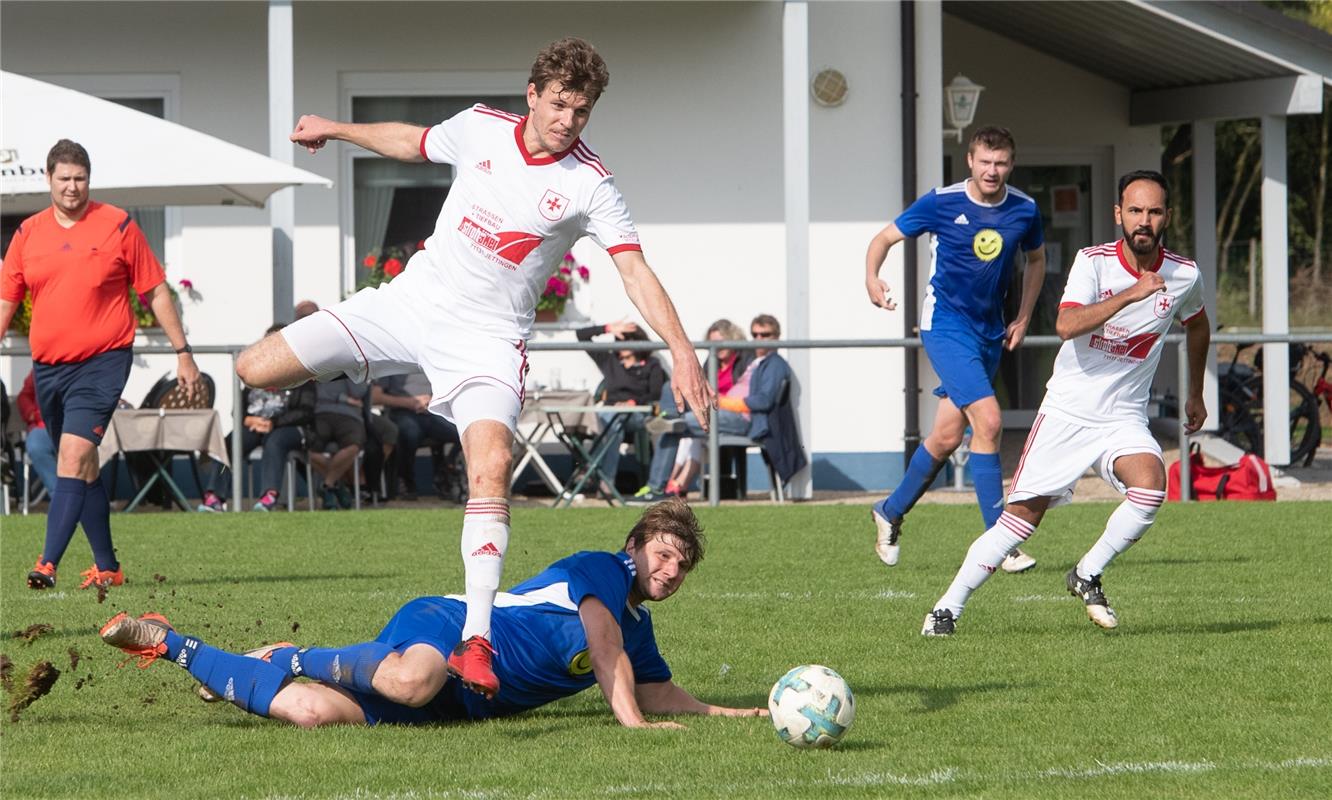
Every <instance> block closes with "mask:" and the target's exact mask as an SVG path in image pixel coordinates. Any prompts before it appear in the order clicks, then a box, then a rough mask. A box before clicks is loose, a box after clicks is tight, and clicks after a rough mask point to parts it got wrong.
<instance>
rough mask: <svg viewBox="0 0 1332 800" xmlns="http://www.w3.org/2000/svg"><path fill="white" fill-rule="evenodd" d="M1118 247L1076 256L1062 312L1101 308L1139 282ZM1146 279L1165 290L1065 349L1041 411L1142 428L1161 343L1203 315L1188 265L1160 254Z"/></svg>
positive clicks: (1196, 278) (1195, 276)
mask: <svg viewBox="0 0 1332 800" xmlns="http://www.w3.org/2000/svg"><path fill="white" fill-rule="evenodd" d="M1123 247H1124V243H1123V241H1122V240H1121V241H1117V242H1111V243H1109V244H1103V245H1098V246H1096V247H1088V248H1085V249H1083V250H1079V251H1078V257H1077V258H1076V259H1074V260H1073V267H1072V268H1071V269H1070V270H1069V273H1068V283H1067V284H1066V285H1065V286H1064V296H1063V298H1062V299H1061V300H1060V303H1059V307H1060V308H1068V307H1071V306H1086V305H1091V304H1093V303H1099V302H1101V301H1102V300H1105V299H1107V298H1109V297H1111V296H1113V295H1117V294H1119V293H1120V292H1123V291H1125V290H1126V289H1128V288H1129V287H1130V286H1132V285H1133V284H1135V283H1137V282H1138V278H1139V277H1140V276H1141V273H1139V272H1138V271H1137V270H1136V269H1135V268H1134V267H1133V266H1132V265H1131V264H1130V263H1129V261H1128V260H1127V259H1125V257H1124V253H1123ZM1152 271H1153V272H1156V273H1157V274H1159V275H1160V276H1161V277H1162V278H1163V279H1165V288H1164V289H1163V290H1162V291H1160V292H1157V293H1156V294H1154V295H1152V296H1151V297H1148V298H1146V299H1143V300H1139V301H1138V302H1136V303H1133V304H1132V305H1129V306H1127V307H1126V308H1123V309H1120V311H1119V313H1117V314H1115V315H1114V316H1113V317H1111V318H1110V319H1108V320H1106V322H1105V324H1104V325H1103V326H1101V328H1100V329H1099V330H1094V331H1092V332H1091V333H1087V334H1083V335H1082V336H1079V337H1077V338H1076V339H1070V340H1069V341H1067V342H1064V344H1063V346H1062V347H1060V348H1059V355H1058V356H1057V357H1056V358H1055V365H1054V375H1053V376H1051V378H1050V382H1049V383H1047V384H1046V385H1045V389H1046V392H1045V401H1044V402H1043V403H1042V404H1041V410H1042V411H1043V412H1045V413H1049V414H1053V415H1055V416H1059V417H1063V418H1065V419H1068V420H1072V421H1074V422H1077V423H1079V424H1082V425H1088V426H1103V425H1112V424H1116V423H1119V422H1124V421H1139V422H1143V423H1146V421H1147V399H1148V395H1149V393H1150V391H1151V385H1152V377H1153V376H1154V375H1155V374H1156V366H1157V364H1158V363H1160V361H1161V347H1162V344H1163V343H1162V341H1161V337H1162V336H1163V335H1165V334H1166V333H1167V332H1168V331H1169V330H1170V325H1171V323H1173V322H1174V321H1175V320H1176V319H1178V320H1180V321H1181V322H1187V321H1188V320H1190V319H1192V318H1193V317H1195V316H1197V315H1198V314H1200V313H1202V310H1203V287H1202V276H1201V275H1200V273H1199V272H1198V266H1197V265H1196V264H1194V263H1193V262H1192V261H1189V260H1188V259H1186V258H1184V257H1182V256H1179V255H1176V254H1175V253H1172V252H1170V251H1169V250H1166V249H1164V248H1162V250H1161V254H1160V256H1159V257H1158V258H1157V261H1156V264H1155V265H1154V266H1153V267H1152Z"/></svg>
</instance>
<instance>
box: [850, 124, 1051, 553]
mask: <svg viewBox="0 0 1332 800" xmlns="http://www.w3.org/2000/svg"><path fill="white" fill-rule="evenodd" d="M1015 150H1016V148H1015V146H1014V144H1013V136H1012V134H1010V133H1009V132H1008V131H1007V130H1006V129H1004V128H995V127H986V128H981V129H979V130H977V131H976V133H975V134H974V135H973V136H972V137H971V144H970V146H969V148H968V150H967V166H968V167H970V168H971V177H970V178H969V179H968V180H965V181H963V182H961V183H955V184H953V185H952V186H945V187H942V188H939V189H934V190H931V191H930V192H928V193H926V194H925V195H923V196H921V197H920V199H918V200H916V202H914V203H912V204H911V207H910V208H908V209H907V210H905V211H903V212H902V213H901V215H899V216H898V217H897V219H896V220H894V221H893V222H892V223H890V224H889V225H888V226H887V227H886V228H884V229H883V230H881V231H879V233H878V234H876V235H875V237H874V239H873V240H872V241H871V242H870V245H869V251H868V252H867V253H866V254H865V289H866V291H867V292H868V293H869V299H870V302H872V303H874V305H876V306H879V307H880V308H883V309H886V310H888V311H892V310H893V309H895V308H897V304H896V303H895V302H894V301H893V300H892V298H891V297H890V296H889V293H888V292H889V289H888V284H887V283H885V282H884V281H883V280H881V279H880V278H879V270H880V268H882V267H883V262H884V259H885V258H886V257H887V256H888V251H889V250H890V249H891V248H892V247H893V245H895V244H897V243H898V242H900V241H902V240H904V239H906V238H907V237H916V236H920V235H921V234H923V233H930V234H932V235H933V237H934V238H933V240H932V242H931V248H930V250H931V254H932V257H933V263H932V265H931V269H930V283H929V286H928V287H927V288H926V289H925V301H924V303H922V304H921V312H920V337H921V341H922V342H923V343H924V345H925V354H926V355H927V356H929V359H930V364H931V365H932V366H933V367H934V371H935V372H936V373H937V374H938V375H939V381H940V385H939V387H938V388H936V389H935V390H934V394H935V395H937V396H938V397H939V409H938V411H937V412H936V413H935V416H934V427H933V429H932V430H931V431H930V433H929V435H928V436H926V437H925V441H924V443H923V444H922V445H921V446H920V447H918V448H916V452H915V453H913V454H912V456H911V461H910V462H909V463H908V465H907V470H906V474H905V475H904V476H903V477H902V482H901V483H899V484H898V485H897V488H896V490H894V491H893V493H892V494H890V495H889V496H888V497H886V498H884V499H883V500H882V501H880V502H879V503H876V504H875V505H874V509H873V511H872V512H871V515H872V517H873V519H874V524H875V527H876V529H877V534H878V537H877V540H876V542H875V550H876V551H877V552H878V554H879V558H880V559H882V560H883V562H884V563H885V564H887V565H888V566H890V567H891V566H893V565H894V564H896V563H897V559H898V555H899V548H900V544H899V537H900V536H901V534H902V520H903V518H904V517H906V515H907V512H909V511H910V510H911V508H912V506H914V505H915V504H916V501H917V500H919V499H920V496H921V495H922V494H924V493H925V490H926V489H928V488H929V486H930V484H932V483H933V482H934V479H935V476H937V475H938V474H939V470H941V469H943V465H944V464H945V463H946V462H947V461H948V457H949V456H950V455H952V454H953V451H954V450H956V449H957V448H958V446H959V445H961V444H962V438H963V436H964V435H965V434H966V429H967V427H968V426H970V427H971V459H970V464H971V476H972V480H973V482H974V483H975V485H976V499H977V501H978V502H979V503H980V510H981V516H982V517H983V518H984V520H985V526H986V528H987V529H988V528H990V527H992V526H993V525H994V523H995V520H997V519H998V518H999V514H1000V512H1001V511H1002V510H1003V488H1004V476H1003V471H1002V469H1001V467H1000V464H999V435H1000V432H1001V429H1002V422H1001V419H1000V413H999V402H998V400H996V399H995V396H994V386H993V383H992V381H993V379H994V373H995V370H996V369H997V368H998V366H999V356H1000V355H1001V354H1002V351H1003V349H1004V348H1005V347H1006V348H1007V349H1009V350H1014V349H1016V348H1017V347H1018V346H1019V345H1021V344H1022V339H1023V338H1024V337H1025V336H1026V334H1027V325H1028V324H1029V323H1030V322H1031V314H1032V310H1033V309H1034V308H1035V306H1036V298H1037V297H1039V296H1040V292H1041V281H1042V279H1043V278H1044V276H1045V234H1044V231H1043V229H1042V225H1041V213H1040V211H1039V210H1038V209H1037V208H1036V202H1035V201H1034V200H1032V199H1031V198H1030V197H1028V196H1027V195H1025V194H1023V193H1022V192H1020V191H1018V190H1017V189H1014V188H1013V187H1011V186H1009V185H1008V175H1009V173H1010V172H1011V171H1012V169H1013V153H1014V152H1015ZM1019 250H1022V251H1023V252H1025V253H1026V261H1027V266H1026V271H1025V272H1024V273H1023V280H1022V304H1021V307H1020V308H1019V310H1018V315H1017V318H1016V319H1014V320H1013V321H1012V322H1010V323H1008V324H1007V325H1005V324H1004V299H1005V298H1006V297H1007V295H1008V286H1009V283H1010V281H1011V280H1012V275H1013V265H1014V262H1015V261H1016V260H1017V254H1018V251H1019ZM1035 565H1036V561H1035V559H1033V558H1031V557H1030V556H1028V555H1027V554H1026V553H1023V552H1022V551H1021V550H1017V549H1014V550H1013V552H1012V553H1010V554H1009V555H1008V558H1006V559H1005V560H1004V563H1003V565H1002V568H1003V569H1004V571H1006V572H1021V571H1023V570H1026V569H1030V568H1031V567H1033V566H1035Z"/></svg>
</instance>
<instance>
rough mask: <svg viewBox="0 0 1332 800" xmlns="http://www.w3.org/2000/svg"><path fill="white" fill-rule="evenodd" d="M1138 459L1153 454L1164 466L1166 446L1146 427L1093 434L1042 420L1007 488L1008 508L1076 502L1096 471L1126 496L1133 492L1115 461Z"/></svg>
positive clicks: (1033, 430) (1135, 425) (1132, 426)
mask: <svg viewBox="0 0 1332 800" xmlns="http://www.w3.org/2000/svg"><path fill="white" fill-rule="evenodd" d="M1135 453H1150V454H1152V455H1154V456H1156V458H1157V459H1158V460H1161V461H1164V459H1162V457H1161V445H1160V444H1158V443H1157V441H1156V437H1154V436H1152V434H1151V431H1149V430H1147V426H1146V425H1145V424H1142V423H1137V422H1125V423H1122V424H1118V425H1114V426H1110V427H1096V428H1092V427H1087V426H1085V425H1079V424H1078V423H1076V422H1070V421H1068V420H1066V419H1062V418H1060V417H1056V416H1052V415H1049V414H1046V413H1040V414H1037V415H1036V421H1035V422H1034V423H1032V426H1031V433H1029V434H1028V435H1027V444H1026V445H1025V446H1024V447H1023V448H1022V459H1021V460H1020V461H1018V465H1017V469H1016V470H1015V471H1014V473H1013V482H1012V483H1011V484H1010V485H1009V487H1008V502H1010V503H1013V502H1016V501H1019V500H1030V499H1031V498H1033V497H1052V498H1054V501H1053V502H1052V503H1051V504H1050V505H1051V507H1053V506H1057V505H1062V504H1063V503H1067V502H1069V501H1070V500H1072V499H1073V487H1074V485H1076V484H1077V482H1078V479H1079V478H1081V477H1082V475H1083V473H1085V472H1086V471H1087V468H1088V467H1092V466H1094V467H1095V468H1096V471H1097V472H1098V473H1099V474H1100V476H1101V479H1102V480H1104V481H1105V482H1106V483H1108V484H1110V485H1111V486H1112V487H1114V489H1115V491H1117V492H1119V493H1120V494H1123V493H1125V492H1126V491H1127V490H1128V487H1127V486H1125V485H1124V482H1123V481H1121V480H1120V479H1119V478H1117V477H1116V476H1115V459H1117V458H1119V457H1121V456H1128V455H1133V454H1135Z"/></svg>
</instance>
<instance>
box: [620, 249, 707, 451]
mask: <svg viewBox="0 0 1332 800" xmlns="http://www.w3.org/2000/svg"><path fill="white" fill-rule="evenodd" d="M611 258H612V259H614V261H615V268H616V269H618V270H619V271H620V279H621V280H622V281H624V291H625V293H626V294H628V295H629V299H630V300H631V301H633V304H634V306H635V307H636V308H637V309H638V311H639V313H641V314H642V315H643V319H644V320H646V321H647V324H648V325H649V326H651V327H652V330H654V331H656V332H657V335H658V336H660V337H661V339H662V341H664V342H665V343H666V344H667V345H669V346H670V348H671V361H672V363H673V364H674V365H675V372H674V374H672V376H671V389H672V390H673V391H674V393H675V407H676V408H683V407H684V404H685V403H688V404H689V408H690V409H691V410H692V411H693V412H694V416H696V417H698V422H699V424H700V425H702V426H703V430H705V431H706V430H707V429H708V415H709V413H710V412H711V411H712V409H713V408H715V407H716V405H717V397H716V395H715V393H714V392H713V391H712V387H711V386H710V385H708V382H707V380H705V379H704V377H703V368H702V367H701V366H699V363H698V359H697V358H695V357H694V347H693V345H691V344H690V343H689V337H688V336H685V332H684V327H683V326H681V325H680V317H679V315H678V314H676V313H675V304H674V303H672V302H671V298H670V297H669V296H668V295H667V294H666V289H664V288H663V287H662V285H661V281H659V280H657V275H656V273H654V272H653V271H652V268H651V267H649V266H648V263H647V261H646V260H644V258H643V253H642V251H641V250H622V251H620V252H618V253H616V254H615V255H613V256H611Z"/></svg>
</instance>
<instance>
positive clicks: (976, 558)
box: [934, 511, 1036, 619]
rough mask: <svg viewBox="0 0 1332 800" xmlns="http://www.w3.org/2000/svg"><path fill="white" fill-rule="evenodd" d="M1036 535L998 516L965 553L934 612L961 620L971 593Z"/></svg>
mask: <svg viewBox="0 0 1332 800" xmlns="http://www.w3.org/2000/svg"><path fill="white" fill-rule="evenodd" d="M1035 532H1036V526H1035V525H1032V524H1031V523H1030V522H1027V521H1025V520H1022V519H1018V518H1017V517H1015V516H1013V515H1012V514H1010V513H1008V512H1007V511H1005V512H1003V513H1002V514H1000V515H999V521H998V522H996V523H994V527H993V528H990V529H989V530H988V531H986V532H985V533H982V534H981V535H980V536H979V537H978V538H977V539H976V541H974V542H972V543H971V547H970V548H968V549H967V557H966V559H964V560H963V561H962V566H961V567H960V568H959V569H958V571H957V575H956V576H955V577H954V578H953V582H952V583H951V584H949V585H948V591H946V592H944V595H943V597H940V598H939V602H937V603H935V604H934V607H935V608H936V609H939V608H946V609H948V610H949V611H952V612H953V619H957V618H959V617H961V616H962V608H963V606H965V605H966V604H967V599H968V598H970V597H971V593H972V592H974V591H976V590H977V589H979V588H980V586H981V584H982V583H985V581H987V580H989V578H990V576H991V575H993V574H994V571H995V570H996V569H998V568H999V564H1000V563H1001V562H1002V561H1003V560H1004V556H1006V555H1008V554H1009V552H1010V551H1012V549H1013V548H1014V547H1017V546H1018V545H1020V544H1022V543H1023V542H1025V541H1027V537H1029V536H1031V535H1032V534H1033V533H1035Z"/></svg>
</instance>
